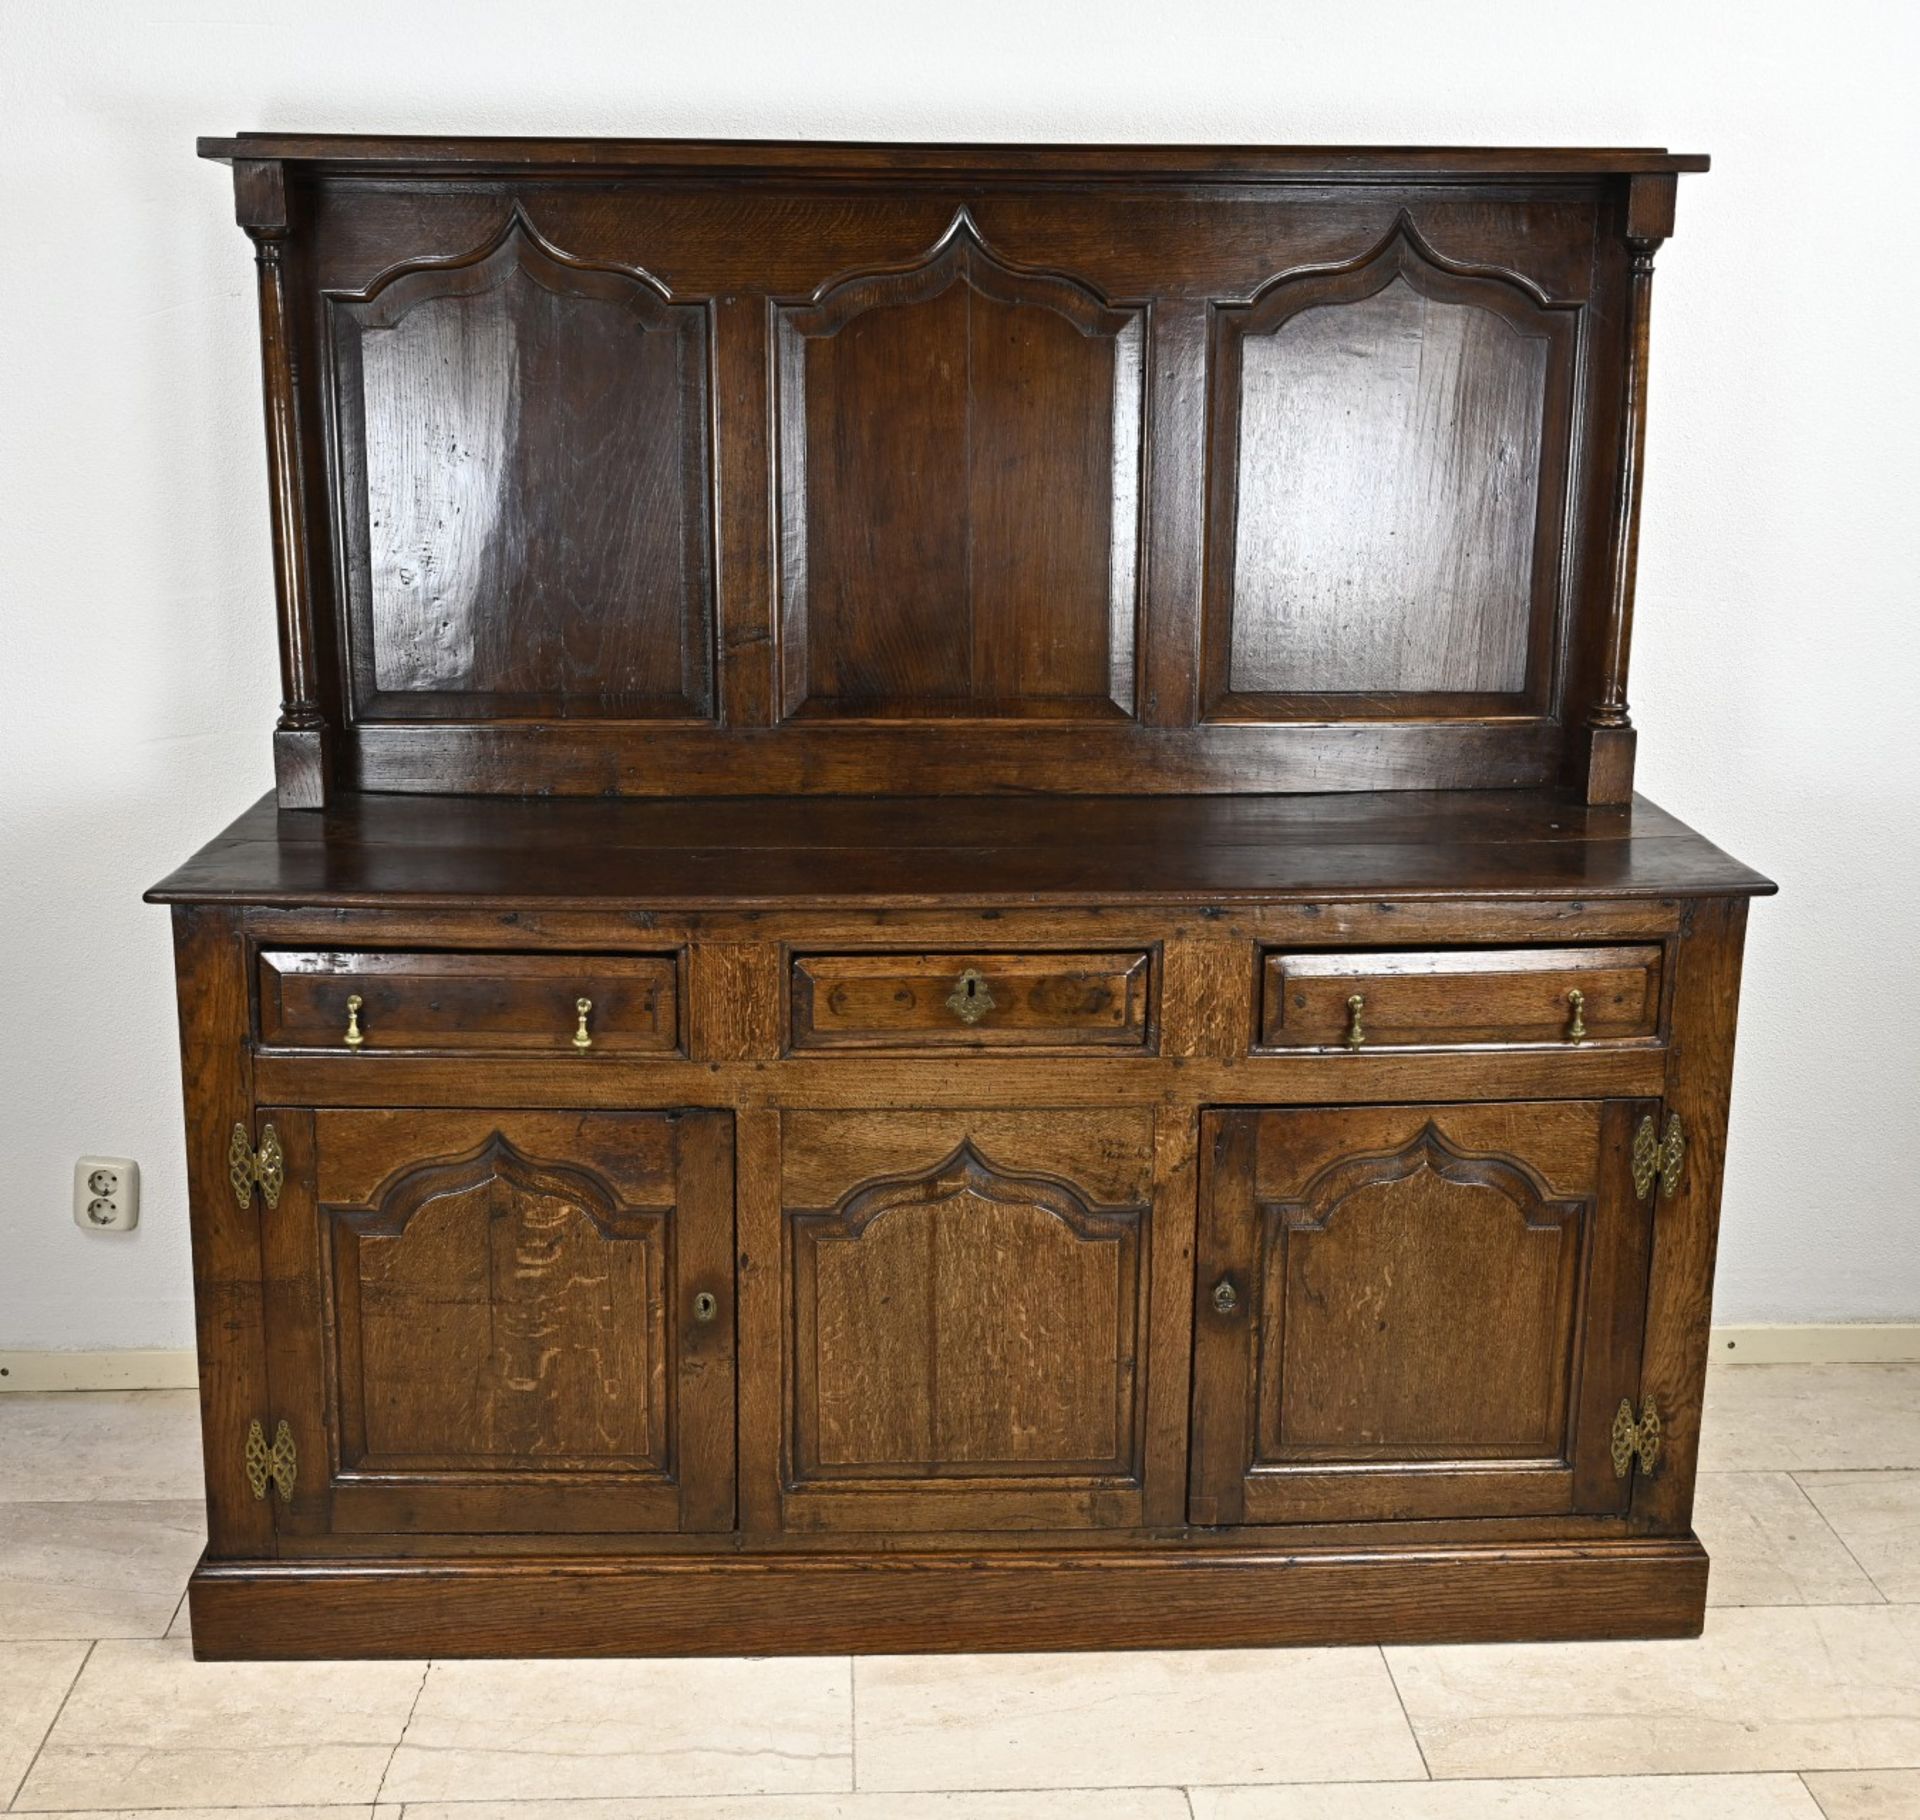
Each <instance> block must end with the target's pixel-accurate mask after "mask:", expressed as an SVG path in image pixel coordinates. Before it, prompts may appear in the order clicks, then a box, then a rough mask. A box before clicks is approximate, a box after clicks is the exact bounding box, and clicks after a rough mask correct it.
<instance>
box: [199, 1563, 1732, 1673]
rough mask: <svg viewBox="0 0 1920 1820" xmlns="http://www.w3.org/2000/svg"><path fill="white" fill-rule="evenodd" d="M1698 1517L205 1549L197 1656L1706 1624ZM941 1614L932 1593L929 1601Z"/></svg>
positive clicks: (1024, 1647)
mask: <svg viewBox="0 0 1920 1820" xmlns="http://www.w3.org/2000/svg"><path fill="white" fill-rule="evenodd" d="M1706 1589H1707V1559H1706V1555H1705V1554H1704V1552H1703V1551H1702V1550H1701V1548H1700V1545H1699V1544H1698V1543H1697V1542H1694V1541H1693V1540H1691V1539H1690V1538H1688V1539H1683V1540H1673V1541H1646V1542H1639V1543H1627V1544H1622V1543H1612V1544H1607V1543H1561V1544H1545V1545H1535V1546H1526V1545H1517V1546H1512V1545H1510V1546H1496V1547H1481V1548H1475V1547H1471V1546H1456V1547H1452V1548H1437V1549H1436V1548H1429V1549H1409V1550H1404V1551H1402V1550H1394V1549H1376V1550H1362V1551H1352V1552H1345V1553H1341V1552H1333V1551H1329V1552H1327V1553H1323V1554H1315V1553H1306V1552H1295V1553H1287V1552H1283V1551H1279V1550H1271V1549H1270V1550H1245V1549H1233V1548H1226V1549H1208V1548H1198V1549H1194V1550H1192V1551H1190V1552H1189V1551H1182V1550H1178V1549H1173V1548H1168V1549H1161V1550H1158V1551H1153V1552H1144V1553H1132V1554H1119V1555H1115V1554H1110V1553H1106V1552H1102V1551H1096V1550H1092V1549H1084V1550H1080V1551H1078V1552H1066V1551H1054V1552H1052V1553H1049V1554H1036V1555H1027V1554H1021V1555H1017V1556H1016V1555H1009V1554H1004V1553H1002V1554H994V1553H983V1552H973V1553H968V1554H965V1555H958V1556H954V1555H946V1556H942V1555H937V1554H936V1555H931V1556H928V1555H919V1554H904V1553H903V1554H895V1555H875V1554H860V1555H842V1556H829V1557H827V1558H825V1559H820V1558H817V1557H806V1558H801V1559H793V1560H789V1559H784V1558H783V1559H779V1560H771V1559H766V1558H758V1559H747V1558H733V1559H726V1558H722V1559H717V1560H703V1561H700V1562H697V1563H693V1562H684V1561H672V1560H667V1559H663V1558H661V1557H658V1556H654V1557H648V1558H643V1559H635V1558H632V1557H627V1558H622V1559H614V1560H608V1561H604V1562H600V1563H595V1564H592V1565H574V1564H556V1563H532V1564H528V1565H526V1566H512V1565H507V1564H501V1563H487V1564H484V1565H482V1564H479V1563H465V1564H458V1563H449V1562H420V1563H410V1564H406V1565H400V1564H371V1565H355V1566H299V1567H292V1566H289V1567H270V1566H269V1567H258V1566H245V1567H243V1566H238V1565H235V1566H221V1567H212V1566H208V1567H202V1568H201V1569H199V1571H198V1572H196V1573H195V1575H194V1577H193V1581H192V1584H191V1586H190V1587H189V1589H188V1606H189V1609H190V1612H191V1615H192V1621H193V1646H194V1652H195V1654H196V1655H198V1656H200V1657H201V1658H202V1659H203V1660H216V1661H232V1660H243V1659H247V1658H256V1659H257V1658H267V1659H284V1658H289V1657H291V1658H319V1659H322V1660H324V1659H327V1658H333V1657H339V1656H342V1655H353V1656H364V1657H382V1656H386V1657H407V1656H422V1655H434V1656H496V1655H529V1656H553V1655H559V1656H622V1655H661V1654H671V1655H685V1656H711V1655H728V1654H731V1653H732V1652H733V1650H734V1648H735V1647H737V1639H739V1638H741V1637H752V1638H754V1639H755V1646H756V1648H758V1649H759V1650H761V1651H762V1652H764V1653H766V1654H769V1655H832V1654H843V1653H846V1652H849V1651H852V1652H856V1653H877V1654H889V1653H897V1652H900V1651H906V1650H911V1651H916V1652H927V1651H935V1652H939V1651H959V1650H1012V1651H1032V1650H1045V1649H1168V1648H1176V1649H1178V1648H1187V1649H1226V1648H1234V1647H1246V1646H1256V1645H1270V1644H1275V1643H1314V1644H1325V1643H1462V1642H1500V1641H1514V1640H1524V1641H1547V1640H1565V1639H1574V1638H1590V1637H1601V1638H1606V1637H1694V1636H1698V1635H1699V1634H1700V1623H1701V1611H1702V1607H1703V1605H1704V1603H1705V1599H1706ZM929 1613H938V1614H939V1616H938V1620H937V1621H936V1622H930V1621H929Z"/></svg>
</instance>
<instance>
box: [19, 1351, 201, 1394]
mask: <svg viewBox="0 0 1920 1820" xmlns="http://www.w3.org/2000/svg"><path fill="white" fill-rule="evenodd" d="M199 1382H200V1368H199V1359H198V1356H197V1355H196V1354H195V1352H194V1351H193V1349H192V1348H191V1347H182V1348H177V1349H162V1348H158V1347H155V1348H151V1349H149V1350H146V1351H141V1352H134V1351H127V1352H0V1395H4V1394H5V1393H6V1392H7V1391H10V1390H191V1389H192V1388H193V1386H194V1385H196V1384H198V1383H199Z"/></svg>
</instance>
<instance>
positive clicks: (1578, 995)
mask: <svg viewBox="0 0 1920 1820" xmlns="http://www.w3.org/2000/svg"><path fill="white" fill-rule="evenodd" d="M1586 1011H1587V995H1586V994H1585V993H1584V992H1582V991H1581V990H1580V988H1579V987H1578V986H1575V987H1574V989H1573V990H1572V991H1571V992H1569V993H1568V994H1567V1041H1568V1042H1570V1043H1584V1042H1585V1041H1586V1040H1587V1018H1586Z"/></svg>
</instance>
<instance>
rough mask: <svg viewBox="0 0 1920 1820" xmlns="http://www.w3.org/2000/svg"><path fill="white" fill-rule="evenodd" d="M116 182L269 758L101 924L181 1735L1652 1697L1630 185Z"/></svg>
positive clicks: (1662, 1458) (1629, 163) (570, 148)
mask: <svg viewBox="0 0 1920 1820" xmlns="http://www.w3.org/2000/svg"><path fill="white" fill-rule="evenodd" d="M201 150H202V152H203V154H204V155H206V156H208V157H213V158H221V159H225V160H227V161H229V162H231V163H232V165H233V176H234V189H235V200H236V212H237V214H238V217H239V220H240V223H241V225H242V227H243V228H244V229H245V230H246V231H247V233H248V234H249V235H250V236H252V238H253V240H254V241H255V244H256V249H257V255H258V266H259V273H258V282H259V298H260V332H261V353H262V380H263V396H264V400H265V408H266V422H267V432H268V457H269V458H268V464H267V478H268V487H269V495H270V502H271V508H272V520H271V525H272V532H273V539H274V544H273V551H274V575H275V586H276V604H277V608H278V626H279V634H280V641H281V659H282V678H281V683H282V686H281V695H282V703H281V713H280V719H279V722H278V725H277V727H276V729H275V733H274V759H275V790H274V792H273V794H271V795H269V796H268V797H266V798H264V799H262V800H261V801H260V802H258V803H256V804H255V805H254V807H253V808H251V809H249V810H248V811H246V812H245V813H244V814H243V815H242V816H240V817H239V819H238V820H236V821H235V822H234V823H233V825H232V826H231V827H230V828H228V829H227V830H226V832H225V833H223V834H221V835H219V836H217V837H216V838H215V839H214V840H213V841H211V842H210V843H209V844H208V845H207V846H206V847H205V848H203V849H202V850H201V852H199V853H198V854H197V855H195V856H194V857H193V858H192V859H190V860H189V861H188V862H187V863H186V864H185V865H184V866H182V867H180V868H179V869H178V870H177V871H175V872H174V873H173V874H172V875H171V876H170V877H169V878H168V879H166V880H165V881H164V882H163V883H161V884H160V885H157V886H156V887H155V888H154V889H153V890H152V891H151V892H150V893H149V898H150V899H151V901H154V902H156V903H163V904H167V905H169V906H170V907H171V910H172V915H173V919H174V929H175V938H176V950H175V951H176V966H177V971H178V981H179V1001H180V1016H181V1052H182V1064H183V1077H184V1086H185V1101H186V1121H185V1128H186V1140H187V1147H188V1181H189V1189H190V1198H191V1203H192V1206H191V1218H192V1227H193V1240H194V1244H193V1256H194V1277H195V1295H196V1305H197V1310H198V1320H199V1338H200V1349H201V1361H202V1364H201V1386H202V1389H201V1405H202V1426H203V1434H204V1441H205V1460H206V1480H207V1490H208V1523H209V1540H208V1547H207V1553H206V1557H205V1559H204V1560H203V1562H202V1564H201V1566H200V1567H199V1569H198V1570H197V1571H196V1573H195V1574H194V1576H193V1581H192V1585H191V1588H190V1602H191V1608H192V1615H193V1624H194V1645H195V1649H196V1651H197V1652H198V1653H199V1654H200V1655H202V1656H205V1657H210V1658H221V1659H238V1658H250V1657H288V1658H303V1657H328V1656H336V1657H337V1656H350V1657H351V1656H386V1655H391V1656H415V1657H417V1656H419V1655H421V1654H429V1655H445V1656H460V1655H466V1656H473V1655H548V1654H582V1655H592V1654H650V1655H657V1654H661V1653H667V1654H727V1655H737V1654H742V1653H760V1652H785V1651H793V1652H802V1651H804V1652H827V1653H837V1652H844V1651H850V1650H852V1651H901V1650H925V1649H949V1650H957V1649H989V1650H993V1649H1024V1650H1033V1649H1052V1648H1130V1647H1164V1646H1169V1645H1172V1646H1181V1647H1189V1646H1190V1647H1225V1646H1242V1645H1261V1644H1278V1643H1337V1642H1352V1643H1382V1642H1457V1641H1463V1640H1470V1639H1475V1638H1481V1639H1493V1638H1552V1637H1609V1636H1686V1635H1692V1634H1694V1633H1695V1632H1697V1631H1698V1629H1699V1627H1700V1623H1701V1619H1702V1615H1703V1611H1704V1604H1705V1593H1706V1558H1705V1555H1704V1553H1703V1552H1702V1550H1701V1548H1700V1546H1699V1543H1698V1542H1697V1541H1696V1540H1695V1539H1694V1537H1693V1536H1692V1534H1691V1533H1690V1529H1689V1524H1690V1522H1691V1512H1692V1492H1693V1481H1694V1474H1695V1468H1696V1464H1697V1461H1698V1458H1699V1421H1700V1405H1701V1395H1700V1392H1701V1385H1702V1378H1703V1372H1704V1366H1705V1358H1706V1344H1707V1339H1706V1335H1707V1321H1708V1313H1709V1307H1710V1291H1711V1283H1712V1274H1713V1253H1714V1241H1715V1228H1716V1223H1717V1217H1718V1202H1719V1174H1720V1165H1721V1159H1722V1154H1723V1150H1724V1144H1725V1131H1726V1114H1727V1093H1728V1086H1729V1080H1730V1073H1731V1062H1732V1047H1733V1031H1734V1024H1735V1016H1736V1004H1735V1000H1736V996H1737V991H1738V985H1739V968H1740V950H1741V940H1742V936H1743V933H1744V926H1745V917H1746V913H1747V905H1748V901H1749V900H1750V899H1751V898H1753V897H1755V896H1759V895H1764V894H1766V893H1769V892H1771V891H1772V889H1773V886H1772V885H1771V884H1770V883H1769V881H1768V880H1767V879H1765V878H1764V877H1762V876H1761V875H1760V874H1759V873H1757V872H1754V871H1752V870H1750V869H1749V868H1747V867H1746V866H1743V865H1741V864H1740V863H1738V862H1737V861H1735V860H1733V859H1731V858H1729V857H1728V856H1727V855H1726V854H1724V853H1722V852H1721V851H1720V850H1719V849H1718V848H1716V847H1714V846H1713V845H1711V844H1710V843H1709V842H1708V841H1706V840H1704V839H1702V838H1701V837H1700V836H1699V835H1697V834H1696V833H1694V832H1693V831H1692V830H1691V829H1689V828H1687V827H1685V826H1684V825H1683V824H1681V823H1680V822H1678V821H1677V820H1675V819H1674V818H1673V817H1672V816H1670V815H1668V814H1667V813H1665V812H1664V811H1663V810H1661V809H1659V808H1657V807H1655V806H1654V805H1653V804H1651V803H1648V802H1646V801H1645V800H1644V799H1642V798H1638V797H1635V796H1634V795H1633V790H1632V778H1633V757H1634V747H1635V740H1636V732H1635V729H1634V728H1633V726H1632V724H1631V721H1630V718H1629V715H1628V713H1627V706H1626V702H1627V681H1628V669H1629V660H1630V644H1631V628H1632V609H1633V592H1634V579H1635V574H1634V572H1635V568H1636V563H1637V553H1638V535H1639V512H1640V500H1641V493H1642V487H1641V471H1642V462H1643V456H1644V447H1645V441H1644V439H1645V429H1646V378H1647V348H1648V335H1649V323H1650V313H1649V305H1650V300H1651V292H1650V288H1649V287H1650V274H1651V261H1652V255H1653V250H1654V248H1655V247H1656V246H1657V245H1659V244H1660V243H1662V242H1663V241H1664V240H1665V239H1667V238H1668V237H1669V236H1670V235H1671V233H1672V229H1673V216H1674V197H1675V193H1676V189H1677V178H1678V176H1679V175H1680V174H1681V173H1683V172H1691V171H1698V170H1704V169H1705V168H1706V161H1705V160H1704V159H1703V158H1697V157H1693V156H1689V155H1683V154H1671V153H1667V152H1665V151H1661V150H1658V149H1654V148H1641V149H1624V150H1613V151H1604V150H1583V149H1577V148H1563V149H1546V150H1540V149H1534V150H1526V149H1504V150H1503V149H1448V148H1418V147H1413V148H1409V147H1399V148H1395V147H1385V148H1355V147H1346V148H1338V147H1335V148H1329V147H1317V148H1316V147H1294V148H1247V147H1238V148H1235V147H1224V148H1221V147H1197V146H1190V147H1151V146H1105V147H1065V148H1063V147H1047V146H851V145H833V144H771V143H768V144H760V143H749V142H731V143H730V142H694V141H688V142H680V141H658V140H578V139H545V140H531V139H490V140H452V139H432V138H406V137H402V138H371V137H342V136H333V135H300V136H276V135H260V134H249V135H242V136H241V137H240V138H238V139H234V140H210V141H203V142H202V146H201ZM349 1001H353V1005H352V1010H351V1014H350V1010H349ZM589 1001H590V1004H588V1009H587V1010H586V1011H585V1012H584V1013H583V1011H582V1005H583V1003H587V1002H589ZM583 1015H584V1017H585V1025H584V1028H583V1026H582V1022H581V1020H582V1017H583ZM1667 1129H1675V1130H1683V1131H1684V1134H1685V1138H1686V1154H1685V1159H1684V1163H1683V1164H1682V1165H1681V1166H1680V1167H1678V1168H1677V1169H1676V1170H1672V1171H1670V1172H1669V1174H1670V1176H1671V1183H1670V1185H1667V1184H1663V1183H1662V1182H1661V1181H1660V1179H1659V1175H1658V1172H1657V1171H1655V1172H1653V1173H1652V1174H1651V1175H1649V1173H1648V1170H1647V1167H1646V1152H1647V1146H1648V1144H1649V1143H1650V1142H1651V1143H1654V1144H1655V1145H1656V1150H1657V1143H1658V1137H1659V1133H1660V1132H1662V1131H1663V1130H1667ZM270 1202H271V1204H269V1203H270ZM1623 1407H1624V1408H1625V1410H1626V1414H1627V1419H1628V1421H1629V1423H1631V1422H1632V1421H1633V1419H1634V1418H1635V1417H1636V1416H1638V1415H1641V1414H1647V1415H1648V1417H1649V1424H1650V1420H1651V1413H1652V1412H1657V1414H1658V1417H1659V1421H1660V1423H1661V1425H1662V1437H1663V1438H1662V1444H1661V1448H1660V1450H1659V1452H1658V1453H1657V1454H1652V1453H1643V1454H1642V1455H1641V1456H1640V1457H1639V1458H1637V1459H1636V1458H1635V1457H1634V1456H1633V1454H1632V1452H1631V1450H1629V1451H1627V1452H1625V1453H1622V1452H1620V1451H1619V1449H1618V1447H1617V1446H1616V1443H1615V1436H1614V1430H1615V1427H1616V1418H1617V1417H1618V1416H1619V1413H1620V1411H1621V1410H1622V1408H1623ZM256 1424H257V1425H258V1429H259V1435H260V1444H261V1445H264V1446H268V1447H272V1446H273V1445H274V1437H275V1436H284V1437H285V1439H284V1441H283V1442H282V1443H281V1445H280V1447H279V1451H278V1452H277V1453H275V1454H273V1455H271V1456H270V1458H269V1460H268V1461H267V1464H269V1465H271V1466H272V1467H273V1468H274V1473H273V1475H270V1476H265V1477H263V1476H262V1470H261V1469H262V1462H261V1461H260V1459H259V1456H258V1453H257V1451H256V1453H255V1454H254V1456H253V1457H252V1459H251V1463H250V1461H249V1454H248V1435H249V1432H250V1430H251V1429H252V1428H253V1426H254V1425H256ZM1635 1432H1638V1430H1636V1431H1635ZM1648 1432H1650V1426H1649V1429H1648Z"/></svg>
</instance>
